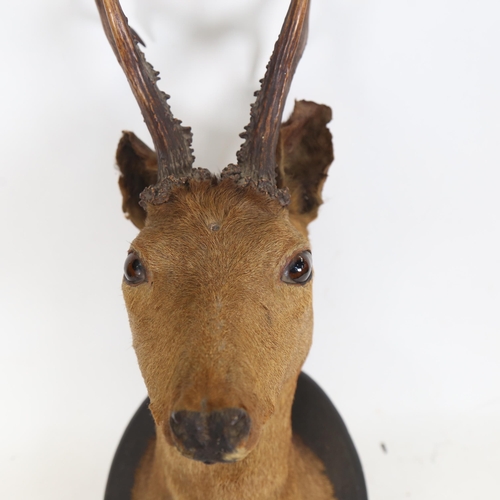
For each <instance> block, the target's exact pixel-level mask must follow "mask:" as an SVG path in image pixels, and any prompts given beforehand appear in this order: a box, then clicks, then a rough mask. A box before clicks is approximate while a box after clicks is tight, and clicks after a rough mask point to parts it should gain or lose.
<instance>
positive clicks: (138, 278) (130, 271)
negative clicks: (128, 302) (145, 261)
mask: <svg viewBox="0 0 500 500" xmlns="http://www.w3.org/2000/svg"><path fill="white" fill-rule="evenodd" d="M123 277H124V278H125V281H126V282H127V283H128V284H129V285H139V284H140V283H144V282H145V281H146V270H145V269H144V266H143V265H142V262H141V260H140V259H139V257H138V256H137V254H136V253H135V252H132V253H129V254H128V256H127V258H126V259H125V265H124V269H123Z"/></svg>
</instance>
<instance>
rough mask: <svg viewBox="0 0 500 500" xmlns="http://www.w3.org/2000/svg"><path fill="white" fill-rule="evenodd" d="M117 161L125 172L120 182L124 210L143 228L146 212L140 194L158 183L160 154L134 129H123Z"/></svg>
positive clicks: (134, 222) (121, 172)
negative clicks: (140, 201) (158, 157)
mask: <svg viewBox="0 0 500 500" xmlns="http://www.w3.org/2000/svg"><path fill="white" fill-rule="evenodd" d="M116 163H117V164H118V168H119V169H120V174H121V175H120V178H119V179H118V185H119V186H120V191H121V193H122V197H123V203H122V210H123V212H124V213H125V216H126V217H127V218H128V219H130V220H131V221H132V223H133V224H134V225H135V226H136V227H138V228H139V229H142V228H143V227H144V224H145V221H146V211H145V210H144V209H143V208H142V207H141V206H140V205H139V195H140V194H141V192H142V191H143V190H144V189H145V188H146V187H148V186H151V185H154V184H156V179H157V176H158V164H157V158H156V153H155V152H154V151H153V150H152V149H151V148H149V146H147V145H146V144H144V143H143V142H142V141H141V140H140V139H139V138H138V137H137V136H136V135H135V134H133V133H132V132H123V135H122V138H121V139H120V142H119V143H118V149H117V150H116Z"/></svg>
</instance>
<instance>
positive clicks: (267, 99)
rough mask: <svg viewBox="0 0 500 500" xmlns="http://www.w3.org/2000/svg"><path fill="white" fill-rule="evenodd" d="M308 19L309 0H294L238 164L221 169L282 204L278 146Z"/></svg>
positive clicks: (285, 201)
mask: <svg viewBox="0 0 500 500" xmlns="http://www.w3.org/2000/svg"><path fill="white" fill-rule="evenodd" d="M308 18H309V0H292V2H291V4H290V7H289V9H288V13H287V15H286V18H285V22H284V23H283V27H282V28H281V33H280V36H279V38H278V41H277V42H276V45H275V46H274V51H273V55H272V56H271V59H270V61H269V64H268V65H267V70H266V75H265V77H264V79H263V80H261V81H262V86H261V89H260V91H258V92H256V93H255V95H256V96H257V99H256V101H255V103H254V104H253V105H252V107H251V110H250V123H249V124H248V125H247V126H246V127H245V132H243V133H242V134H241V137H242V138H244V139H246V140H245V142H244V143H243V144H242V145H241V147H240V150H239V151H238V153H237V154H236V157H237V161H238V165H229V166H228V167H227V168H225V169H224V171H223V172H222V177H231V178H233V179H234V180H235V181H236V182H237V183H238V184H248V183H249V182H252V183H254V184H256V185H257V187H258V189H260V190H262V191H265V192H267V193H268V194H269V195H271V196H275V197H277V198H278V199H279V200H280V202H281V203H282V204H283V205H286V204H288V195H287V193H286V192H284V191H282V190H278V189H277V186H276V167H277V164H276V147H277V144H278V136H279V130H280V124H281V118H282V115H283V109H284V107H285V102H286V98H287V95H288V91H289V89H290V85H291V83H292V78H293V75H294V73H295V69H296V68H297V65H298V63H299V60H300V58H301V56H302V53H303V51H304V47H305V45H306V41H307V27H308Z"/></svg>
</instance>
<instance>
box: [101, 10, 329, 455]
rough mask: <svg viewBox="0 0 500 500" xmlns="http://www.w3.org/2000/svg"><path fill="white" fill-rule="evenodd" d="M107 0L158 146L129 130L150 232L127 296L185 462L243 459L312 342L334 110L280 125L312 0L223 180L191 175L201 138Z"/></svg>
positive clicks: (127, 149)
mask: <svg viewBox="0 0 500 500" xmlns="http://www.w3.org/2000/svg"><path fill="white" fill-rule="evenodd" d="M96 2H97V5H98V8H99V11H100V14H101V19H102V21H103V25H104V28H105V31H106V34H107V35H108V38H109V40H110V42H111V45H112V47H113V49H114V51H115V54H116V56H117V58H118V61H119V62H120V64H121V65H122V67H123V69H124V70H125V73H126V75H127V77H128V79H129V83H130V85H131V87H132V90H133V92H134V94H135V96H136V98H137V100H138V102H139V105H140V107H141V111H142V113H143V116H144V118H145V121H146V124H147V125H148V128H149V130H150V132H151V135H152V138H153V142H154V144H155V148H156V152H154V151H152V150H151V149H149V148H148V147H147V146H146V145H145V144H144V143H142V142H141V141H140V140H139V139H138V138H137V137H135V136H134V135H133V134H132V133H130V132H126V133H124V135H123V137H122V139H121V141H120V144H119V146H118V152H117V162H118V166H119V167H120V171H121V174H122V175H121V177H120V189H121V192H122V195H123V209H124V211H125V212H126V214H127V215H128V216H129V218H130V219H131V220H132V222H133V223H134V224H135V225H136V226H137V227H138V228H140V229H141V232H140V234H139V236H138V237H137V238H136V239H135V240H134V242H133V243H132V246H131V248H130V251H129V255H128V257H127V260H126V263H125V276H124V281H123V293H124V297H125V302H126V305H127V310H128V314H129V319H130V325H131V328H132V333H133V342H134V348H135V351H136V353H137V358H138V361H139V365H140V368H141V371H142V374H143V376H144V380H145V382H146V386H147V389H148V393H149V396H150V400H151V411H152V414H153V417H154V419H155V422H156V424H157V427H158V429H159V430H160V431H161V432H162V434H163V436H164V437H165V439H166V441H167V442H168V443H170V444H172V445H175V446H176V447H177V448H178V449H179V451H180V452H181V453H182V454H183V455H185V456H187V457H189V458H194V459H196V460H200V461H204V462H207V463H214V462H232V461H237V460H241V459H242V458H244V457H245V456H246V455H247V454H248V453H249V452H250V451H251V450H252V448H253V447H254V446H255V445H256V443H257V442H258V440H259V435H260V434H261V433H262V429H263V426H264V425H265V423H266V422H267V421H268V420H269V418H270V417H271V416H272V415H273V412H274V411H275V408H276V406H277V405H278V402H279V398H280V396H281V392H282V389H283V387H284V386H285V385H287V386H289V385H290V382H294V381H295V380H296V378H297V376H298V374H299V371H300V368H301V366H302V364H303V362H304V360H305V357H306V355H307V352H308V350H309V347H310V343H311V332H312V305H311V300H312V299H311V286H312V285H311V276H312V267H311V266H312V262H311V257H310V255H311V254H310V248H309V242H308V240H307V224H308V223H309V221H310V220H312V219H314V218H315V217H316V214H317V209H318V206H319V204H320V203H321V196H320V195H321V188H322V185H323V182H324V180H325V178H326V172H327V169H328V166H329V165H330V163H331V161H332V159H333V151H332V144H331V135H330V133H329V131H328V129H327V128H326V123H327V122H328V121H329V120H330V119H331V111H330V109H329V108H327V107H326V106H321V105H317V104H315V103H312V102H306V101H300V102H297V103H296V106H295V110H294V112H293V114H292V116H291V117H290V119H289V120H288V121H287V122H286V123H284V124H283V125H281V126H280V122H281V116H282V113H283V106H284V103H285V99H286V94H287V91H288V88H289V86H290V82H291V77H292V75H293V73H294V70H295V67H296V65H297V63H298V60H299V58H300V55H301V53H302V49H303V47H304V45H305V35H306V31H307V29H306V27H307V15H308V9H309V3H308V0H293V1H292V4H291V6H290V9H289V12H288V14H287V17H286V19H285V24H284V26H283V29H282V33H281V35H280V38H279V41H278V43H277V45H276V47H275V51H274V53H273V56H272V58H271V61H270V63H269V65H268V72H267V73H266V77H265V78H264V80H263V83H262V88H261V91H260V93H259V94H258V97H257V101H256V103H255V104H254V105H253V106H252V110H251V117H250V124H249V125H248V126H247V127H246V132H245V134H243V136H244V137H245V138H246V141H245V142H244V144H243V145H242V147H241V149H240V151H239V152H238V153H237V159H238V164H237V165H229V166H228V167H227V168H225V169H224V170H223V171H222V173H221V176H220V178H217V177H215V176H213V175H212V174H210V173H209V172H208V171H206V170H201V169H193V168H192V163H193V159H194V158H193V156H192V154H191V150H190V137H191V136H190V131H189V130H188V129H186V128H184V127H181V126H180V122H179V121H178V120H175V119H174V118H173V116H172V114H171V112H170V108H169V107H168V105H167V103H166V101H165V98H164V95H163V94H162V93H160V92H159V91H158V89H157V87H156V79H157V74H156V73H155V72H154V70H152V68H151V66H149V65H148V64H146V63H145V60H144V56H143V55H142V53H141V52H140V51H139V50H138V48H137V43H138V41H140V39H139V37H138V36H137V35H136V34H135V32H134V31H132V30H131V29H130V28H129V27H128V25H127V23H126V18H125V17H124V15H123V13H122V12H121V9H120V7H119V5H118V3H117V2H116V0H96Z"/></svg>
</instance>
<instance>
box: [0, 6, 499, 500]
mask: <svg viewBox="0 0 500 500" xmlns="http://www.w3.org/2000/svg"><path fill="white" fill-rule="evenodd" d="M499 5H500V4H499V3H498V2H497V1H494V0H475V1H474V2H471V1H465V0H453V1H452V0H421V1H419V2H409V1H403V0H371V1H368V0H357V1H354V0H351V1H348V0H313V4H312V11H311V22H310V37H309V44H308V47H307V49H306V53H305V55H304V58H303V60H302V62H301V64H300V66H299V69H298V72H297V75H296V78H295V82H294V85H293V87H292V89H291V94H290V99H289V106H288V109H289V108H290V105H291V102H292V100H293V99H294V98H306V99H310V100H316V101H318V102H321V103H326V104H329V105H330V106H332V107H333V109H334V121H333V123H332V125H331V127H332V131H333V133H334V142H335V153H336V161H335V163H334V165H333V167H332V169H331V174H330V177H329V180H328V182H327V185H326V189H325V193H324V199H325V204H324V205H323V207H322V209H321V213H320V218H319V219H318V221H317V222H315V223H314V224H313V226H312V229H311V239H312V243H313V249H314V257H315V269H316V278H315V285H314V286H315V314H316V325H315V341H314V345H313V349H312V351H311V355H310V357H309V359H308V361H307V363H306V367H305V369H306V371H307V372H308V373H310V374H311V375H312V376H313V377H314V378H315V379H316V380H317V381H318V382H319V383H320V385H321V386H322V387H323V388H324V389H325V390H326V391H327V393H328V394H329V395H330V397H331V398H332V399H333V401H334V402H335V404H336V405H337V407H338V408H339V410H340V412H341V413H342V415H343V417H344V419H345V421H346V423H347V425H348V427H349V429H350V431H351V433H352V435H353V438H354V440H355V442H356V445H357V448H358V451H359V453H360V456H361V459H362V461H363V465H364V469H365V472H366V478H367V483H368V488H369V493H370V498H371V499H372V500H403V499H407V498H408V499H413V500H416V499H418V500H434V499H436V500H437V499H439V500H443V499H453V500H466V499H467V500H470V499H476V498H481V499H497V498H500V428H499V424H500V393H499V388H500V363H499V361H500V335H499V333H500V320H499V314H498V309H499V296H500V288H499V282H500V262H499V255H500V236H499V215H500V196H499V192H500V148H499V144H498V137H499V135H500V118H499V117H500V98H499V94H500V64H499V56H498V53H499V51H500V30H499V29H498V26H499V22H500V6H499ZM287 7H288V1H287V0H265V1H264V0H260V1H258V0H245V1H243V0H240V1H238V2H234V0H182V2H181V1H180V0H175V1H174V0H141V1H139V0H129V1H127V2H124V8H125V11H126V12H127V14H128V15H129V17H130V22H131V24H132V25H133V26H134V27H135V28H136V29H137V31H138V32H139V33H140V34H141V36H143V38H144V39H145V41H146V42H147V44H148V49H147V52H146V53H147V57H148V59H149V60H150V61H151V62H152V63H153V64H154V65H155V67H156V68H157V69H159V70H161V73H162V80H161V86H162V88H163V89H165V90H166V91H168V92H169V93H171V94H172V95H173V98H172V99H171V101H170V103H171V106H172V108H173V110H174V113H175V115H176V116H177V117H180V118H182V120H183V121H184V123H185V124H188V125H191V126H192V127H193V129H194V147H195V153H196V156H197V164H198V165H199V166H205V167H209V168H210V169H212V170H220V169H221V168H223V167H224V166H225V165H226V164H227V163H229V162H231V161H233V160H234V153H235V151H236V149H237V147H238V145H239V143H240V139H239V138H238V133H239V132H241V131H242V127H243V125H244V124H246V123H247V121H248V112H249V104H250V102H251V100H252V97H251V96H252V92H253V90H255V89H256V88H257V80H258V78H260V77H261V76H262V74H263V68H264V65H265V63H266V61H267V59H268V57H269V55H270V53H271V50H272V46H273V44H274V41H275V39H276V36H277V34H278V32H279V29H280V27H281V23H282V21H283V18H284V15H285V12H286V9H287ZM0 20H1V21H0V22H1V29H0V39H1V43H0V47H1V49H0V50H1V72H2V73H1V74H2V78H1V80H0V85H1V87H0V106H1V107H0V123H1V134H0V141H1V145H0V155H1V156H0V214H1V216H0V217H1V233H0V234H1V236H0V238H1V245H0V263H1V272H0V275H1V280H0V311H1V324H0V328H1V330H0V340H1V348H0V370H1V373H0V401H1V411H0V498H1V499H2V500H19V499H21V500H31V499H33V500H42V499H43V500H45V499H47V500H48V499H50V500H59V499H60V500H67V499H72V500H88V499H98V498H102V494H103V489H104V485H105V481H106V476H107V472H108V468H109V464H110V461H111V458H112V456H113V453H114V450H115V447H116V444H117V442H118V439H119V437H120V436H121V433H122V431H123V429H124V427H125V425H126V423H127V422H128V420H129V418H130V417H131V415H132V413H133V412H134V411H135V409H136V407H137V406H138V405H139V403H140V402H141V401H142V399H143V397H144V396H145V388H144V385H143V382H142V379H141V376H140V374H139V371H138V369H137V366H136V360H135V356H134V352H133V350H132V348H131V339H130V333H129V329H128V325H127V318H126V313H125V308H124V305H123V301H122V298H121V291H120V282H121V274H122V264H123V260H124V257H125V255H126V251H127V248H128V244H129V242H130V241H131V240H132V239H133V238H134V235H135V234H136V231H135V229H134V228H133V227H132V225H131V224H130V223H129V222H128V221H126V220H125V219H124V217H123V216H122V214H121V209H120V205H121V200H120V196H119V192H118V188H117V185H116V181H117V173H116V170H115V169H114V168H113V162H114V151H115V147H116V144H117V141H118V139H119V137H120V132H121V130H123V129H129V130H134V131H135V132H136V133H137V134H138V135H140V136H141V137H142V138H143V139H145V140H148V141H149V137H148V134H147V131H146V129H145V127H144V125H143V123H142V118H141V116H140V114H139V111H138V107H137V105H136V103H135V102H134V100H133V97H132V93H131V91H130V90H129V88H128V85H127V83H126V81H125V78H124V76H123V74H122V73H121V70H120V68H119V66H118V64H117V62H116V61H115V59H114V56H113V54H112V52H111V49H110V48H109V46H108V43H107V41H106V40H105V37H104V35H103V33H102V28H101V26H100V24H99V21H98V17H97V14H96V9H95V7H94V4H93V2H92V1H91V0H45V1H43V2H41V1H38V0H25V1H23V2H20V1H19V2H6V1H4V2H1V3H0ZM382 443H383V444H384V445H385V447H386V449H387V453H384V451H383V450H382V446H381V444H382Z"/></svg>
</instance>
